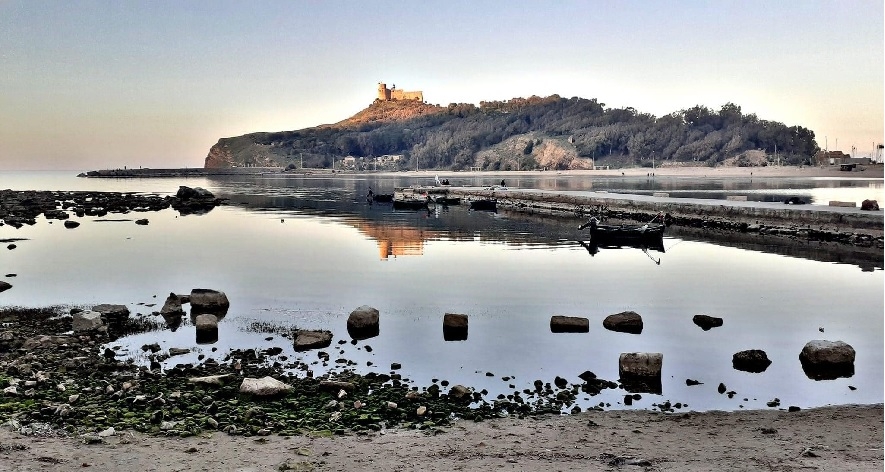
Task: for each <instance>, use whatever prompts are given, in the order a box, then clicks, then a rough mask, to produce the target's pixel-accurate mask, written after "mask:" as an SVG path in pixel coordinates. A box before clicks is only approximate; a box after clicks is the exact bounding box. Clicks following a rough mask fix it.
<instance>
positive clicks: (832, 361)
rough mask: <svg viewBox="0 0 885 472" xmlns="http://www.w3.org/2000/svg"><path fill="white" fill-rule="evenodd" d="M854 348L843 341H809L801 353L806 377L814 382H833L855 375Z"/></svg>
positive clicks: (800, 356) (800, 357)
mask: <svg viewBox="0 0 885 472" xmlns="http://www.w3.org/2000/svg"><path fill="white" fill-rule="evenodd" d="M854 357H855V352H854V348H853V347H851V346H850V345H849V344H847V343H845V342H843V341H824V340H814V341H809V342H808V343H807V344H805V347H803V348H802V351H801V352H800V353H799V362H801V363H802V370H803V371H804V372H805V375H806V376H808V378H810V379H814V380H833V379H838V378H840V377H851V376H853V375H854Z"/></svg>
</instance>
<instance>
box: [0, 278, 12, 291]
mask: <svg viewBox="0 0 885 472" xmlns="http://www.w3.org/2000/svg"><path fill="white" fill-rule="evenodd" d="M11 288H12V285H11V284H10V283H9V282H4V281H2V280H0V292H5V291H7V290H9V289H11Z"/></svg>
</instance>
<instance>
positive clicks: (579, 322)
mask: <svg viewBox="0 0 885 472" xmlns="http://www.w3.org/2000/svg"><path fill="white" fill-rule="evenodd" d="M550 331H551V332H553V333H587V332H590V320H588V319H587V318H580V317H577V316H551V317H550Z"/></svg>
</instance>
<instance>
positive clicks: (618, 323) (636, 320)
mask: <svg viewBox="0 0 885 472" xmlns="http://www.w3.org/2000/svg"><path fill="white" fill-rule="evenodd" d="M602 326H603V327H604V328H605V329H607V330H610V331H617V332H619V333H630V334H640V333H642V317H641V316H639V314H638V313H636V312H635V311H623V312H621V313H615V314H614V315H609V316H607V317H605V319H604V320H603V321H602ZM622 355H623V354H622Z"/></svg>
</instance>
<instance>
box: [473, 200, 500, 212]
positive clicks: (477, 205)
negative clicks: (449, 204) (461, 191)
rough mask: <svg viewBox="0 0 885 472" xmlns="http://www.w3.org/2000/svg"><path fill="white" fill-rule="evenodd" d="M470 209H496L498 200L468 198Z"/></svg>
mask: <svg viewBox="0 0 885 472" xmlns="http://www.w3.org/2000/svg"><path fill="white" fill-rule="evenodd" d="M470 209H471V210H483V211H497V210H498V200H497V199H494V198H482V199H477V200H470Z"/></svg>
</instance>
